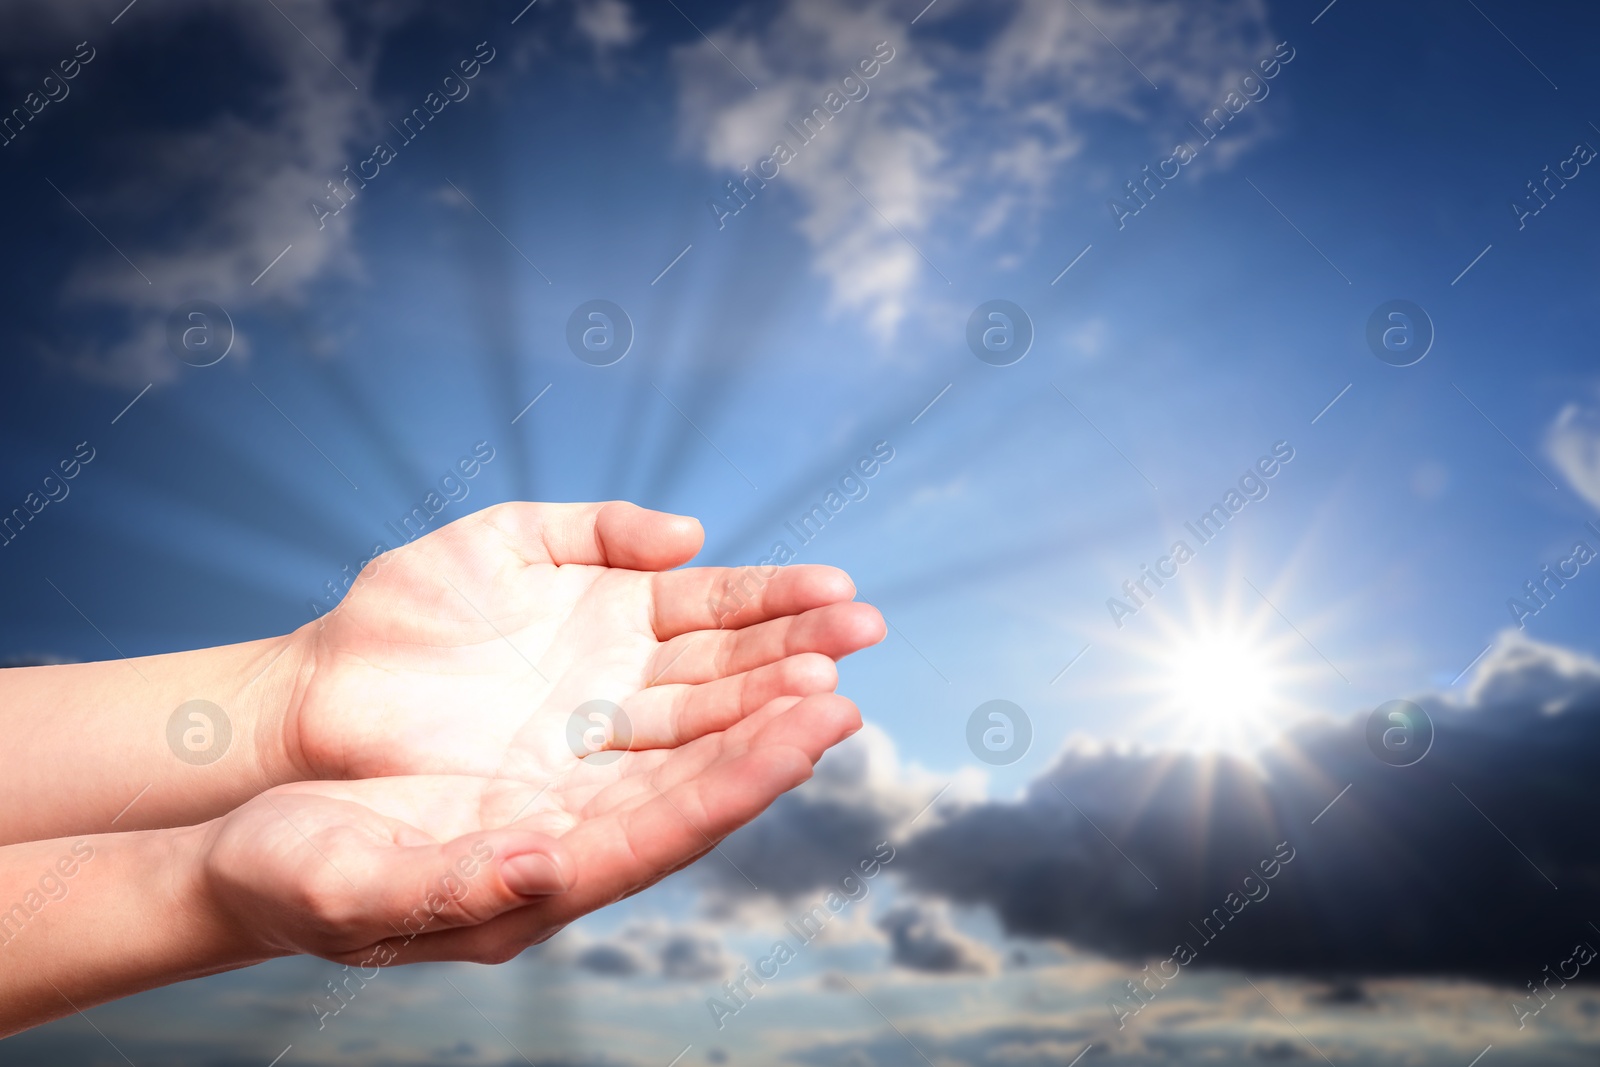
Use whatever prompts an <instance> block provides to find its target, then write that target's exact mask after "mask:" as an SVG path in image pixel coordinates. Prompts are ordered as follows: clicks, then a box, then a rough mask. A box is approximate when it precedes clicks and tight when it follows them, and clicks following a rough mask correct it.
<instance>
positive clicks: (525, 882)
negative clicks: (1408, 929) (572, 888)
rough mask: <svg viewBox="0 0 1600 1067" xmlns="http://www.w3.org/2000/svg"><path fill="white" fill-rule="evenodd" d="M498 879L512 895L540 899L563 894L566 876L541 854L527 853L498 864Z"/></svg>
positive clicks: (565, 886) (554, 863) (552, 861)
mask: <svg viewBox="0 0 1600 1067" xmlns="http://www.w3.org/2000/svg"><path fill="white" fill-rule="evenodd" d="M500 877H501V878H502V879H504V880H505V883H506V885H507V886H509V887H510V888H511V891H512V892H513V893H517V894H520V895H521V896H525V897H542V896H548V895H550V894H551V893H564V892H566V889H567V878H566V875H564V874H562V873H561V868H560V867H559V866H557V865H556V862H555V861H554V860H552V859H551V858H550V857H549V856H547V855H545V854H544V853H543V852H529V853H527V854H526V855H522V856H512V857H511V858H510V859H508V860H506V861H505V862H503V863H501V864H500Z"/></svg>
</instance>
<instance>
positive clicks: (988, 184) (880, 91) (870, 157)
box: [678, 0, 1268, 340]
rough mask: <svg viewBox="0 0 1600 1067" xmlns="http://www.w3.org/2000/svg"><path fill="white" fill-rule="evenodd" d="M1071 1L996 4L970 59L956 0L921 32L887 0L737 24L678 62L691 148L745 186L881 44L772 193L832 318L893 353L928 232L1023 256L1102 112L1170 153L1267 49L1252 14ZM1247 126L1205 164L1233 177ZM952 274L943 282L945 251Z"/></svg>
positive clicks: (1231, 0)
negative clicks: (995, 241)
mask: <svg viewBox="0 0 1600 1067" xmlns="http://www.w3.org/2000/svg"><path fill="white" fill-rule="evenodd" d="M1075 6H1076V7H1077V8H1078V9H1080V10H1081V13H1080V11H1079V10H1074V9H1073V8H1072V7H1069V6H1066V5H1062V4H1059V3H1056V2H1054V0H1018V2H1016V3H1012V4H1009V5H1006V6H1004V7H1003V8H1001V9H1000V12H1001V14H1000V16H999V18H1000V25H999V28H998V30H997V31H996V32H995V33H994V34H993V35H992V37H991V38H990V39H989V40H988V41H987V42H986V43H983V44H980V45H977V46H974V47H971V48H969V47H967V46H965V45H964V44H952V43H949V42H947V41H946V40H945V39H944V38H945V35H943V34H941V33H940V31H939V26H938V22H939V20H941V19H945V18H948V17H949V16H951V15H954V14H957V13H958V12H960V10H961V7H962V5H961V4H960V2H959V0H946V2H945V3H943V4H940V5H938V6H937V7H935V8H934V9H932V11H930V12H929V13H928V18H927V19H926V21H925V22H924V23H923V24H922V25H920V26H918V27H917V28H915V29H912V28H910V27H909V26H908V19H907V17H906V16H905V14H904V12H903V11H899V10H895V11H891V10H890V8H889V7H887V6H886V5H885V4H882V3H869V4H865V5H861V4H851V3H847V2H846V0H803V2H802V0H785V2H784V3H783V4H782V5H781V6H779V7H778V9H777V13H776V14H775V15H773V16H771V17H770V18H768V19H765V20H764V21H760V22H759V23H757V22H752V21H749V20H741V21H738V22H736V23H734V24H732V25H730V26H726V27H723V28H720V29H717V30H715V31H713V32H712V33H711V40H710V41H707V42H697V43H695V44H692V45H688V46H685V47H684V48H683V49H681V50H680V52H679V55H678V75H679V116H680V126H681V130H682V134H683V137H684V141H685V144H686V146H687V147H688V149H689V150H690V151H691V152H693V153H694V154H696V155H697V156H698V157H699V158H700V159H701V160H702V161H703V162H704V163H705V164H706V165H707V166H708V167H710V168H711V169H712V170H714V171H716V172H717V173H718V175H719V178H718V180H719V181H720V180H725V179H726V178H727V177H742V168H744V167H746V166H750V167H754V166H755V165H756V164H757V163H758V162H759V161H761V160H763V159H766V158H767V157H768V156H770V155H771V154H772V152H773V147H774V143H775V142H777V141H779V140H785V141H788V142H789V143H790V144H791V146H792V145H793V144H794V142H795V141H796V138H795V137H794V136H793V135H792V134H791V133H790V132H789V131H788V130H787V129H785V123H786V122H789V121H798V119H799V117H800V116H801V115H804V114H808V113H810V112H811V110H812V109H813V108H815V107H818V106H820V105H821V104H822V102H823V99H824V96H825V95H826V94H827V93H828V92H829V91H830V90H832V89H835V88H837V86H838V83H839V80H840V79H841V78H842V77H843V76H844V75H846V74H849V73H851V72H852V70H853V68H854V67H855V66H856V64H857V63H858V62H859V61H860V60H862V59H863V58H866V57H867V56H869V55H870V53H871V51H872V49H873V47H874V46H875V45H877V43H878V42H880V41H887V42H889V43H890V45H891V46H892V47H893V48H894V49H895V52H894V58H893V59H892V61H890V62H889V63H887V64H885V65H884V66H883V69H882V70H881V72H879V73H878V74H877V76H876V77H875V78H873V79H872V80H871V81H870V82H868V83H867V84H868V86H869V87H870V91H869V92H868V94H867V95H866V96H865V97H864V98H862V99H860V100H859V101H855V102H852V103H850V104H848V105H847V106H845V107H844V108H842V109H841V110H840V111H839V113H838V114H837V116H836V117H835V118H834V119H833V120H832V121H831V122H830V123H829V124H828V126H827V129H826V130H825V132H824V133H823V134H822V135H820V136H818V137H817V138H816V139H815V140H814V141H812V142H810V143H808V144H806V145H805V146H804V147H803V148H799V149H798V150H797V155H798V158H797V159H796V160H795V161H794V162H792V163H789V164H786V165H784V166H783V167H782V168H781V171H780V174H779V177H777V178H776V179H773V182H772V185H775V186H779V187H781V188H784V189H787V190H790V192H791V195H794V196H796V197H798V199H799V201H800V205H801V213H800V220H799V226H800V230H801V232H802V233H803V234H804V235H805V236H806V238H807V239H808V240H809V242H810V243H811V245H812V247H813V249H814V254H815V264H814V265H815V268H816V269H817V271H818V272H819V273H821V274H822V275H823V276H824V277H825V278H826V279H827V280H828V282H829V285H830V289H831V293H832V302H833V306H834V309H835V310H836V311H837V310H846V311H852V312H855V313H858V314H861V315H863V316H864V317H865V318H866V320H867V322H868V324H869V325H870V327H871V328H872V329H873V331H874V332H875V333H876V334H877V335H878V336H879V337H880V338H883V339H886V340H887V339H888V338H891V337H892V336H893V335H894V333H895V331H896V329H897V328H898V326H899V324H900V322H901V321H902V320H903V319H904V318H905V316H906V314H907V313H908V311H909V307H910V297H911V293H912V292H913V290H914V289H915V287H916V286H918V285H919V284H925V283H929V282H932V283H933V284H938V283H939V282H940V281H942V279H941V278H940V277H939V276H938V274H937V273H936V270H937V269H938V268H936V267H934V266H932V265H930V263H926V262H924V261H923V259H922V254H924V253H925V254H927V256H928V257H929V260H931V262H932V264H937V263H939V262H940V258H941V252H942V251H943V249H944V248H945V247H946V246H945V245H944V244H943V243H942V240H941V238H942V237H943V236H944V235H942V234H941V233H940V232H939V231H938V229H937V227H939V226H940V225H942V226H943V227H944V228H945V229H947V230H948V229H952V228H956V229H961V228H964V229H965V231H966V232H962V233H950V234H949V235H948V236H949V238H950V239H952V240H954V241H956V242H957V243H960V244H965V243H967V242H968V241H970V240H971V239H974V238H983V237H987V236H991V235H1003V236H1006V237H1007V238H1010V239H1013V240H1022V241H1023V242H1026V241H1027V240H1028V239H1029V238H1030V237H1031V234H1032V230H1033V226H1031V225H1030V224H1032V223H1036V222H1037V220H1038V218H1039V216H1040V214H1041V213H1042V212H1043V211H1044V210H1046V209H1048V208H1050V207H1052V206H1054V205H1055V204H1056V203H1058V200H1059V197H1060V195H1061V186H1062V181H1063V178H1064V177H1065V176H1066V174H1065V171H1066V168H1067V166H1068V165H1069V164H1070V163H1071V162H1072V161H1073V160H1075V159H1076V158H1078V157H1079V156H1080V155H1081V154H1082V153H1083V151H1084V150H1085V148H1086V147H1088V144H1089V141H1088V124H1087V120H1089V119H1091V118H1095V117H1103V116H1105V115H1108V114H1109V115H1117V116H1121V117H1123V118H1125V119H1128V120H1130V121H1133V122H1138V123H1143V124H1146V125H1147V127H1148V128H1149V130H1150V136H1151V142H1150V143H1151V145H1152V151H1154V150H1155V148H1157V147H1159V148H1162V149H1165V150H1167V151H1170V148H1171V145H1172V143H1173V142H1174V140H1176V139H1177V138H1179V137H1182V136H1187V133H1186V125H1185V122H1184V120H1185V118H1188V117H1191V116H1195V115H1199V114H1204V113H1205V112H1207V111H1209V110H1210V108H1212V107H1213V106H1216V105H1218V104H1220V102H1221V100H1222V98H1223V97H1224V96H1225V95H1226V93H1227V91H1228V90H1229V89H1230V88H1232V87H1233V86H1234V85H1235V84H1236V83H1237V80H1238V79H1239V77H1241V76H1242V75H1243V74H1244V73H1246V72H1248V71H1249V70H1250V68H1251V66H1252V65H1253V64H1254V63H1255V61H1256V60H1257V59H1258V58H1260V56H1261V55H1263V54H1265V52H1266V51H1267V49H1268V37H1267V28H1266V12H1265V7H1264V4H1263V3H1262V0H1216V2H1212V3H1207V4H1194V3H1185V2H1180V0H1167V2H1163V3H1151V4H1141V5H1135V6H1127V5H1118V4H1113V3H1112V2H1111V0H1083V2H1082V3H1080V4H1077V5H1075ZM967 14H968V15H969V16H970V14H971V12H970V11H969V12H967ZM1091 20H1092V23H1093V24H1091ZM1095 26H1098V27H1099V30H1097V29H1095ZM1100 30H1103V31H1104V32H1105V34H1106V35H1107V36H1109V37H1110V38H1111V39H1112V40H1114V41H1116V42H1117V45H1116V47H1113V46H1112V45H1111V44H1109V43H1108V42H1107V41H1106V39H1105V38H1104V37H1102V36H1101V34H1100ZM1119 48H1120V49H1121V52H1120V53H1119V51H1118V49H1119ZM1135 67H1137V68H1138V69H1135ZM1140 71H1143V72H1144V73H1143V74H1141V73H1140ZM1145 75H1148V76H1149V77H1150V79H1152V80H1153V81H1154V82H1155V83H1156V85H1157V86H1159V88H1158V89H1152V88H1151V86H1150V84H1149V82H1147V81H1146V80H1145ZM747 78H748V79H749V81H748V82H747V81H746V79H747ZM750 82H753V83H754V84H755V85H757V86H759V87H760V88H759V90H755V89H752V88H751V85H750ZM1254 110H1255V111H1256V113H1257V114H1259V113H1260V112H1261V111H1263V110H1265V109H1264V108H1262V107H1257V108H1255V109H1254ZM1252 123H1253V130H1254V133H1253V132H1252V128H1246V129H1241V130H1238V131H1232V130H1230V131H1229V134H1228V136H1227V137H1224V138H1219V139H1218V142H1217V147H1215V148H1211V149H1208V151H1207V152H1206V153H1205V156H1204V161H1203V162H1200V163H1198V164H1197V165H1199V166H1202V167H1212V168H1214V167H1217V166H1222V165H1226V164H1227V162H1228V161H1229V160H1230V159H1231V158H1232V157H1233V156H1234V155H1235V154H1237V153H1238V152H1240V151H1242V150H1243V149H1244V148H1245V147H1247V146H1248V145H1249V144H1250V143H1252V142H1253V140H1254V139H1255V136H1257V135H1259V133H1260V131H1261V129H1262V128H1263V124H1262V123H1261V122H1260V121H1258V120H1254V119H1253V120H1252ZM1152 158H1156V157H1152ZM1134 170H1137V168H1134ZM852 183H853V184H854V185H855V186H856V188H857V189H859V191H860V192H859V194H858V193H857V191H856V190H855V189H852V188H851V184H852ZM1079 187H1080V188H1081V179H1080V184H1079ZM1099 195H1102V194H1101V193H1100V192H1097V193H1096V196H1099ZM763 196H765V197H768V198H771V199H775V198H776V197H775V195H774V193H773V190H772V188H771V187H770V186H769V188H767V189H761V190H757V199H756V200H754V201H753V202H752V204H751V206H752V207H755V206H756V205H757V203H759V198H760V197H763ZM958 205H959V206H958ZM763 209H764V210H770V208H763ZM708 210H709V209H708ZM880 212H881V215H880ZM725 221H727V224H728V225H737V224H738V222H737V220H725ZM897 231H898V232H897ZM902 235H903V236H902ZM913 243H915V245H916V246H917V247H916V248H913V247H912V244H913ZM919 249H920V252H919ZM949 262H951V268H952V269H954V266H955V263H954V261H953V254H952V260H950V261H949Z"/></svg>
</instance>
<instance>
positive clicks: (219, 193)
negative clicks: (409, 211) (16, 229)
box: [0, 0, 376, 386]
mask: <svg viewBox="0 0 1600 1067" xmlns="http://www.w3.org/2000/svg"><path fill="white" fill-rule="evenodd" d="M280 6H281V7H282V8H283V14H279V13H278V12H277V11H275V10H274V9H273V7H272V6H270V5H259V6H258V5H255V4H243V5H239V4H225V3H221V2H220V0H173V2H171V3H166V4H160V5H153V6H150V7H148V8H145V9H142V10H137V11H136V12H133V13H130V14H129V16H128V18H129V20H130V21H129V22H127V23H124V25H123V26H120V27H118V30H120V31H122V32H123V33H124V34H128V35H132V34H135V33H137V32H139V31H138V28H137V27H135V26H134V23H133V20H142V23H143V24H144V27H145V28H148V26H149V24H150V23H152V22H159V23H162V24H164V25H166V26H168V27H171V26H174V25H175V24H177V23H180V22H182V21H184V20H188V19H194V18H196V17H206V18H211V19H219V18H220V19H227V20H230V21H234V22H236V23H237V24H238V33H239V35H240V37H241V38H243V39H245V40H248V41H249V42H250V46H251V49H252V55H253V56H254V57H255V59H256V60H257V61H258V62H260V63H261V64H262V65H263V66H264V68H265V70H264V72H263V73H262V75H261V76H259V77H258V78H257V79H255V81H254V82H253V85H254V88H250V89H248V90H247V91H248V92H250V94H251V107H252V109H253V110H254V112H255V114H254V115H253V116H252V117H250V118H245V117H243V116H242V115H241V113H240V109H238V108H222V107H219V108H215V109H211V110H209V111H208V112H207V117H205V118H203V119H201V120H199V121H197V122H196V123H194V124H192V125H189V126H187V127H183V128H177V129H173V128H170V127H167V126H154V125H152V126H140V125H138V124H137V121H135V122H133V123H129V124H126V125H125V126H124V127H123V128H122V129H121V130H120V131H119V133H118V135H117V136H118V138H119V140H120V142H121V145H120V149H119V154H118V156H117V160H116V166H115V167H105V168H100V169H99V170H97V171H95V172H93V173H91V174H88V175H84V176H74V177H69V176H61V177H60V179H59V180H58V182H57V184H58V185H60V186H61V189H62V192H63V193H65V194H66V195H67V196H69V197H71V198H72V200H73V201H74V202H75V203H76V204H77V206H78V207H79V208H81V209H82V210H83V212H84V214H85V215H87V216H88V217H89V218H90V219H93V220H94V221H95V224H96V225H97V226H99V227H100V228H101V229H102V230H105V231H106V232H107V234H108V235H114V236H113V237H112V239H113V240H115V242H116V244H117V246H118V247H119V248H120V250H121V252H122V253H126V255H127V257H128V259H127V260H125V259H123V257H122V255H121V254H119V253H118V252H117V251H115V250H113V249H112V248H111V247H109V246H108V245H107V244H106V243H105V242H103V241H101V239H100V238H99V237H97V236H96V235H95V234H94V233H93V232H92V231H90V230H89V229H88V227H87V225H85V224H83V223H82V220H80V219H78V218H77V217H76V213H75V212H73V211H72V210H71V209H70V208H69V207H68V206H67V205H66V204H65V203H56V204H53V205H45V208H44V209H46V210H50V211H56V210H59V211H61V212H63V213H64V214H65V216H66V221H63V222H62V224H61V225H62V227H63V230H64V233H66V234H67V239H70V240H73V241H79V240H80V239H81V243H82V247H83V249H84V252H83V254H82V255H81V256H80V257H79V262H78V266H76V267H75V268H74V269H73V270H72V272H71V273H70V274H69V275H68V277H67V278H66V281H65V285H64V289H63V298H64V300H65V301H66V303H67V304H68V305H69V306H71V307H77V308H84V309H110V310H112V311H115V312H120V313H122V314H124V315H126V316H127V318H126V322H125V326H124V328H122V329H120V330H119V331H117V333H118V336H120V338H121V340H120V341H115V342H112V343H111V344H110V345H109V346H106V345H104V344H89V343H79V344H76V345H73V346H66V347H65V350H63V351H58V352H56V353H55V358H57V359H58V360H60V361H61V362H63V363H65V364H66V365H67V366H69V367H70V368H71V369H73V370H74V371H76V372H77V373H79V374H80V375H82V376H84V377H86V378H89V379H90V380H95V381H101V382H105V383H108V384H118V385H124V386H136V385H142V384H144V383H146V382H149V381H152V380H154V381H162V380H166V379H168V378H170V377H172V376H173V375H174V374H176V373H177V371H178V370H179V369H181V364H179V363H178V362H177V361H176V360H175V359H174V358H173V357H172V355H171V354H170V353H169V352H168V351H167V343H166V334H165V319H166V316H167V314H168V312H170V311H171V310H172V309H173V308H174V307H175V306H176V305H178V304H180V303H182V302H183V301H186V300H190V299H195V298H200V299H206V300H211V301H214V302H216V303H218V304H221V305H222V306H223V307H224V308H225V309H227V310H228V311H229V312H230V314H236V313H237V312H238V311H241V310H244V309H246V308H248V307H250V306H253V305H258V304H260V303H261V302H263V301H265V300H268V299H272V298H274V297H279V298H282V297H285V296H290V297H292V296H295V295H297V294H299V293H301V292H303V290H304V289H305V288H306V287H307V286H308V284H309V283H310V282H311V281H312V280H313V279H317V278H319V277H322V276H325V275H326V274H327V273H328V272H330V271H334V270H345V271H353V270H354V269H355V267H356V263H355V260H354V256H353V254H352V252H351V250H350V247H349V244H350V237H351V232H350V230H351V221H352V220H351V215H350V214H342V215H340V216H336V217H334V218H330V219H328V220H327V222H328V225H327V228H326V229H324V230H322V231H321V232H318V229H317V226H316V222H315V219H314V218H313V216H312V214H311V212H310V210H309V208H308V207H307V203H308V201H309V199H310V198H311V197H312V196H315V195H318V194H320V193H322V192H323V189H324V186H325V183H326V182H328V181H329V180H331V179H333V178H336V177H339V176H340V171H341V168H342V167H343V166H344V165H345V164H346V163H353V162H354V160H355V158H356V157H355V156H354V155H353V154H352V151H351V149H352V145H353V144H354V143H355V138H356V136H357V134H358V132H359V131H361V130H363V129H365V128H367V127H368V126H376V121H375V117H374V111H373V104H372V93H371V76H372V67H373V57H372V56H371V55H370V54H365V53H361V52H359V51H358V50H357V49H356V48H354V46H353V45H352V43H351V41H350V40H349V34H348V33H347V29H346V26H345V25H344V23H343V22H342V21H341V20H340V19H339V18H338V17H336V16H335V13H334V5H333V3H332V2H331V0H298V2H289V0H285V2H284V3H283V4H281V5H280ZM285 16H287V17H285ZM290 19H292V20H293V23H294V24H293V25H291V24H290V21H289V20H290ZM24 28H25V29H26V37H24V35H23V34H22V33H19V32H18V31H19V30H22V29H24ZM91 31H92V32H91ZM68 32H71V33H75V34H87V35H89V36H90V37H91V38H92V40H93V42H94V43H95V44H96V46H97V48H98V49H99V51H100V52H101V54H105V53H107V52H109V51H111V50H112V49H113V48H137V47H141V45H140V44H139V43H138V40H137V38H132V39H127V40H122V41H112V40H108V39H107V38H106V35H105V30H104V24H103V21H102V20H100V19H98V18H96V19H95V20H94V21H93V22H90V23H85V21H84V9H82V8H81V6H79V5H64V4H54V3H49V2H48V0H22V2H19V3H14V4H10V5H7V8H6V11H5V13H4V15H3V16H0V36H4V37H10V38H11V39H12V41H13V42H16V41H19V40H22V39H40V38H49V37H52V36H54V35H55V34H58V33H68ZM302 32H303V33H304V34H305V36H302V35H301V33H302ZM307 38H309V39H310V40H312V41H315V42H316V47H313V46H312V45H310V44H308V43H307ZM318 49H320V50H321V52H322V53H324V54H325V55H319V54H318ZM100 62H101V63H104V62H106V60H104V59H101V60H100ZM93 70H94V68H93V67H92V66H91V67H90V68H89V70H88V72H86V73H89V72H93ZM347 76H348V78H349V79H351V81H353V82H354V83H355V84H356V85H359V86H361V87H362V88H361V90H360V91H358V90H357V89H356V88H354V87H353V86H352V84H351V81H347V80H346V77H347ZM235 88H238V87H235ZM102 91H105V92H115V91H116V87H115V86H114V85H107V86H104V87H102ZM44 194H45V195H46V196H49V197H52V198H54V197H55V194H54V193H53V192H51V191H50V190H48V189H45V190H44ZM152 218H160V219H161V220H162V222H161V225H160V227H159V228H158V227H154V226H151V225H150V221H149V220H151V219H152ZM78 226H82V228H83V232H82V233H76V232H75V231H74V230H73V229H72V228H73V227H78ZM290 244H293V246H294V247H293V249H292V250H291V251H290V252H289V253H288V254H286V255H284V256H283V258H282V259H281V260H279V261H278V262H277V264H276V265H275V266H273V268H272V270H271V271H270V272H269V273H267V274H266V275H265V276H261V272H262V270H263V269H264V268H266V267H267V266H268V264H271V263H272V262H273V260H274V259H275V258H276V257H278V256H279V254H280V253H283V252H284V250H285V248H286V247H287V246H289V245H290ZM128 260H131V261H132V262H133V263H135V264H137V265H138V269H137V270H135V269H134V268H133V267H130V266H129V263H128ZM258 277H260V281H259V282H256V283H255V284H252V282H255V280H256V279H257V278H258ZM247 351H248V345H247V341H246V339H245V338H244V337H243V336H240V337H239V338H237V340H236V343H235V345H234V349H233V352H232V353H231V354H230V358H238V357H242V356H244V355H245V354H246V353H247Z"/></svg>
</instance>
